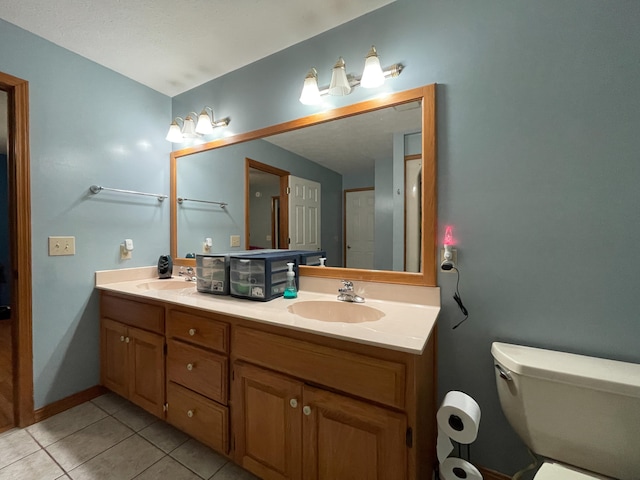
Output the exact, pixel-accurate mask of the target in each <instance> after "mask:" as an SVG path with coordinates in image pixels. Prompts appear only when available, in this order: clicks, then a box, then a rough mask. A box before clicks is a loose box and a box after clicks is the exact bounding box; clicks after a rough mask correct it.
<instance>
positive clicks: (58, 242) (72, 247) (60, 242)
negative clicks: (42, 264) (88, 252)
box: [49, 237, 76, 256]
mask: <svg viewBox="0 0 640 480" xmlns="http://www.w3.org/2000/svg"><path fill="white" fill-rule="evenodd" d="M75 254H76V237H49V256H58V255H75Z"/></svg>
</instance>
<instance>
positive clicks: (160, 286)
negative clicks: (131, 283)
mask: <svg viewBox="0 0 640 480" xmlns="http://www.w3.org/2000/svg"><path fill="white" fill-rule="evenodd" d="M195 285H196V284H195V282H187V281H185V280H183V279H180V280H178V279H173V278H167V279H166V280H153V281H150V282H145V283H139V284H138V285H136V287H138V288H139V289H140V290H182V289H183V288H192V287H195Z"/></svg>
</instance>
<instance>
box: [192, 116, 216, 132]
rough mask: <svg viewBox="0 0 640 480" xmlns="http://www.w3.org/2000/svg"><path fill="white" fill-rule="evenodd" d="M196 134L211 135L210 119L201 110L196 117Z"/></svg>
mask: <svg viewBox="0 0 640 480" xmlns="http://www.w3.org/2000/svg"><path fill="white" fill-rule="evenodd" d="M196 133H199V134H201V135H209V134H211V133H213V125H212V124H211V118H210V117H209V114H208V113H207V112H206V111H205V110H202V112H200V115H198V124H197V125H196Z"/></svg>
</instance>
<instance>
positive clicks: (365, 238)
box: [345, 190, 375, 269]
mask: <svg viewBox="0 0 640 480" xmlns="http://www.w3.org/2000/svg"><path fill="white" fill-rule="evenodd" d="M345 203H346V208H345V228H346V232H345V240H346V265H345V266H346V267H347V268H367V269H372V268H373V247H374V227H375V216H374V215H375V192H374V191H373V190H357V191H352V192H349V191H348V192H346V194H345Z"/></svg>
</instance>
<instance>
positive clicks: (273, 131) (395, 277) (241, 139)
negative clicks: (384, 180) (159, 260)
mask: <svg viewBox="0 0 640 480" xmlns="http://www.w3.org/2000/svg"><path fill="white" fill-rule="evenodd" d="M363 113H366V115H363ZM392 117H395V118H392ZM336 119H340V121H339V122H333V121H332V120H336ZM405 119H406V120H405ZM403 122H406V123H403ZM421 124H422V125H421ZM389 125H391V126H392V127H391V128H385V132H384V133H378V134H376V135H374V136H373V138H372V137H371V136H370V135H364V134H362V135H360V134H359V133H358V132H365V133H371V132H372V131H373V130H376V131H377V129H378V127H380V126H389ZM420 130H422V132H423V134H422V135H419V136H418V144H419V145H418V149H419V150H421V151H422V152H423V157H424V158H423V165H424V166H423V178H422V196H421V198H422V203H421V205H420V207H421V210H422V212H423V216H422V219H423V220H422V225H421V229H418V232H419V231H422V239H421V242H420V245H419V247H418V251H419V252H420V253H421V255H422V265H424V268H423V270H422V271H421V272H418V273H406V272H393V271H378V270H363V269H348V268H347V269H336V268H319V267H318V268H315V267H302V268H301V275H310V276H322V277H330V278H344V277H348V278H350V279H354V280H374V281H387V282H393V283H405V284H416V285H435V271H436V269H435V257H436V242H435V236H436V218H435V215H436V202H435V182H436V179H435V174H436V156H435V85H429V86H426V87H422V88H418V89H413V90H409V91H406V92H400V93H397V94H393V95H389V96H387V97H385V98H383V99H374V100H369V101H366V102H362V103H359V104H355V105H352V106H349V107H342V108H339V109H335V110H331V111H328V112H322V113H318V114H314V115H311V116H309V117H305V118H302V119H298V120H295V121H292V122H286V123H284V124H280V125H275V126H273V127H268V128H265V129H261V130H258V131H254V132H249V133H246V134H241V135H237V136H235V137H229V138H224V139H220V140H216V141H213V142H210V143H207V144H203V145H197V146H194V147H190V148H186V149H182V150H177V151H175V152H173V153H172V154H171V198H172V203H171V252H172V255H173V256H174V258H176V257H178V255H177V253H178V246H179V245H178V241H179V236H178V234H179V233H181V232H179V231H178V224H179V222H178V207H177V205H176V202H175V199H176V197H177V196H178V194H179V195H188V194H187V192H182V191H180V192H178V191H177V190H178V186H177V185H178V182H177V177H178V174H179V172H180V171H181V169H180V167H179V166H180V165H182V162H184V161H185V160H184V158H183V157H191V158H194V157H193V155H194V154H196V153H202V152H204V153H206V154H207V156H209V155H212V156H213V155H217V154H219V153H220V152H219V151H216V150H217V149H219V148H220V147H227V146H235V147H239V146H240V144H245V145H244V147H243V148H249V147H247V145H251V144H252V143H253V142H251V141H253V140H258V142H265V141H267V142H269V143H271V144H272V145H277V146H278V147H279V148H282V149H286V150H288V151H291V152H295V154H297V155H299V156H300V157H303V159H309V160H311V161H314V162H316V163H318V164H320V165H322V166H324V167H325V168H326V169H329V170H334V171H336V172H339V173H340V175H342V177H343V178H345V179H346V178H349V177H350V178H357V177H358V176H362V175H364V172H365V171H370V170H372V168H373V165H375V163H376V161H378V160H379V159H383V158H389V157H390V156H393V154H394V152H393V150H394V140H393V136H394V134H393V132H398V131H401V132H415V131H420ZM310 137H312V138H313V140H312V141H310ZM343 137H346V138H347V140H348V141H347V143H346V146H345V143H344V142H342V140H341V139H342V138H343ZM376 141H379V142H380V144H376ZM396 144H397V140H396ZM223 150H224V152H225V153H224V156H225V157H228V156H229V154H230V152H232V150H233V149H223ZM396 153H397V152H396ZM243 155H244V152H243V154H241V155H239V156H238V158H234V159H233V161H234V162H242V160H243V159H244V158H252V157H251V154H246V155H244V156H243ZM196 157H198V158H199V161H201V160H200V157H201V156H200V155H196ZM241 157H242V158H241ZM212 158H213V157H212ZM347 159H348V161H347ZM258 160H260V159H258ZM234 168H235V167H234ZM291 173H292V175H299V176H302V177H303V178H304V176H303V175H300V174H299V173H296V172H291ZM247 181H248V176H247ZM345 182H346V180H345ZM394 182H395V180H394ZM346 183H348V182H346ZM393 186H394V188H395V185H393ZM400 186H403V185H400ZM235 188H244V186H240V185H236V187H235ZM376 188H377V187H376ZM220 200H224V199H220ZM377 201H378V200H376V202H377ZM340 203H342V202H341V201H340ZM323 208H324V207H323ZM333 210H339V208H335V209H333ZM327 213H331V212H327ZM336 215H337V216H341V212H339V211H338V212H337V213H336ZM236 216H238V214H237V213H236ZM401 216H402V215H401ZM235 220H236V221H237V222H239V220H240V219H239V218H236V219H235ZM323 221H324V216H323ZM400 225H402V223H400ZM394 228H395V227H394V226H392V224H389V225H388V228H387V231H390V230H393V229H394ZM400 228H402V227H400ZM376 238H377V237H376ZM340 241H341V239H340ZM376 241H377V240H376ZM227 242H228V239H227ZM225 243H226V242H225ZM323 248H324V245H323ZM216 251H220V250H216ZM180 253H183V252H182V249H181V250H180ZM196 253H197V252H196ZM183 255H184V253H183ZM178 262H180V260H179V259H178Z"/></svg>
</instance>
